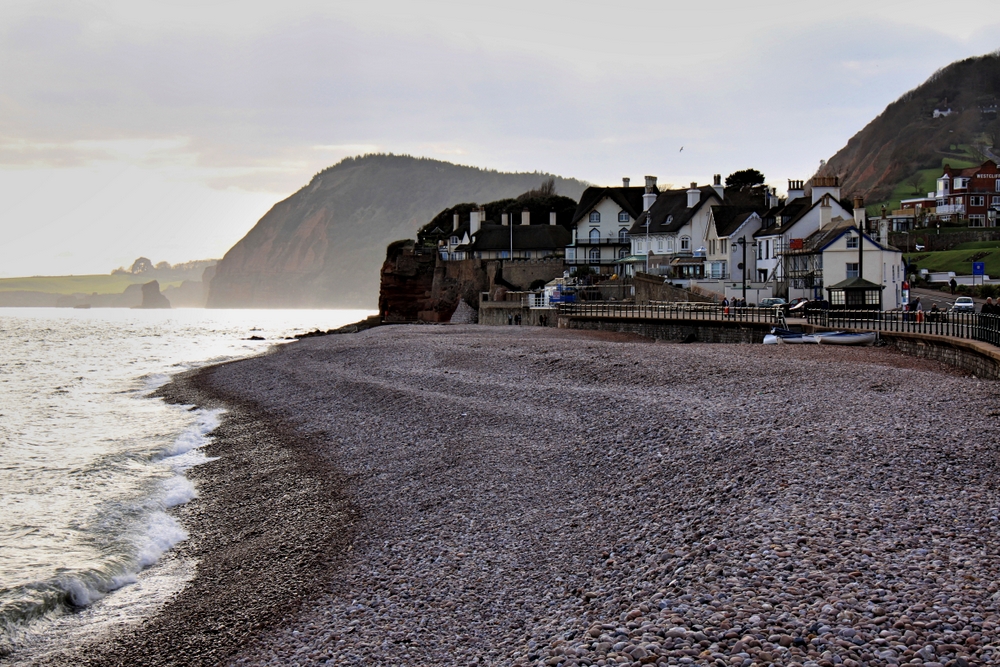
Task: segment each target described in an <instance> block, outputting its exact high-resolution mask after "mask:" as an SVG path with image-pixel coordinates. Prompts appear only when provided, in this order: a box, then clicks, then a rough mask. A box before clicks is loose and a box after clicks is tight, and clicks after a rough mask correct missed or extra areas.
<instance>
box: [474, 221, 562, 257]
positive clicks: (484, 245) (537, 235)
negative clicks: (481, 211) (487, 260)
mask: <svg viewBox="0 0 1000 667" xmlns="http://www.w3.org/2000/svg"><path fill="white" fill-rule="evenodd" d="M512 233H513V235H514V250H550V249H555V248H563V247H565V246H568V245H569V244H570V243H571V242H572V240H573V234H572V233H571V232H570V231H569V230H568V229H566V228H565V227H563V226H562V225H483V227H482V229H480V230H479V231H478V232H476V238H475V240H474V241H473V242H472V249H473V250H479V251H483V250H509V249H510V243H511V234H512Z"/></svg>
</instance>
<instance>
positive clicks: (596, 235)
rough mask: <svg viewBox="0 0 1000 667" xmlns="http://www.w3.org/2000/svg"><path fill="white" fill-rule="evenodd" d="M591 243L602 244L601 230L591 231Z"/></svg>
mask: <svg viewBox="0 0 1000 667" xmlns="http://www.w3.org/2000/svg"><path fill="white" fill-rule="evenodd" d="M590 242H591V243H600V242H601V230H600V229H591V230H590Z"/></svg>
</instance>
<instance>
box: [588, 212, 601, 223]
mask: <svg viewBox="0 0 1000 667" xmlns="http://www.w3.org/2000/svg"><path fill="white" fill-rule="evenodd" d="M590 221H591V222H600V221H601V214H600V212H598V211H591V212H590Z"/></svg>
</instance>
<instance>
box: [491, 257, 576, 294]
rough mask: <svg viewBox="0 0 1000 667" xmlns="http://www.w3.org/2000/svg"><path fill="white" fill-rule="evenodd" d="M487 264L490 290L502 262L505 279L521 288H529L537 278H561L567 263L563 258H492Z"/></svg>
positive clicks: (546, 279)
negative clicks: (501, 259)
mask: <svg viewBox="0 0 1000 667" xmlns="http://www.w3.org/2000/svg"><path fill="white" fill-rule="evenodd" d="M485 264H486V274H487V275H488V276H489V280H490V285H489V289H490V290H492V289H493V279H494V276H496V274H497V269H498V268H501V264H502V269H503V270H502V275H503V279H504V280H505V281H507V282H508V283H510V284H511V285H514V287H515V288H517V289H519V290H527V289H528V288H529V287H531V283H533V282H535V281H536V280H544V281H545V282H549V281H550V280H553V279H554V278H561V277H562V275H563V272H564V271H565V270H566V263H565V262H563V260H561V259H522V260H512V261H511V260H503V261H500V260H490V261H488V262H485Z"/></svg>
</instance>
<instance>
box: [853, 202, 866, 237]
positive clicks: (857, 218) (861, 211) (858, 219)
mask: <svg viewBox="0 0 1000 667" xmlns="http://www.w3.org/2000/svg"><path fill="white" fill-rule="evenodd" d="M867 222H868V215H867V214H866V213H865V200H864V198H862V197H855V198H854V224H855V225H857V226H858V229H860V230H864V228H865V226H866V223H867Z"/></svg>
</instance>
